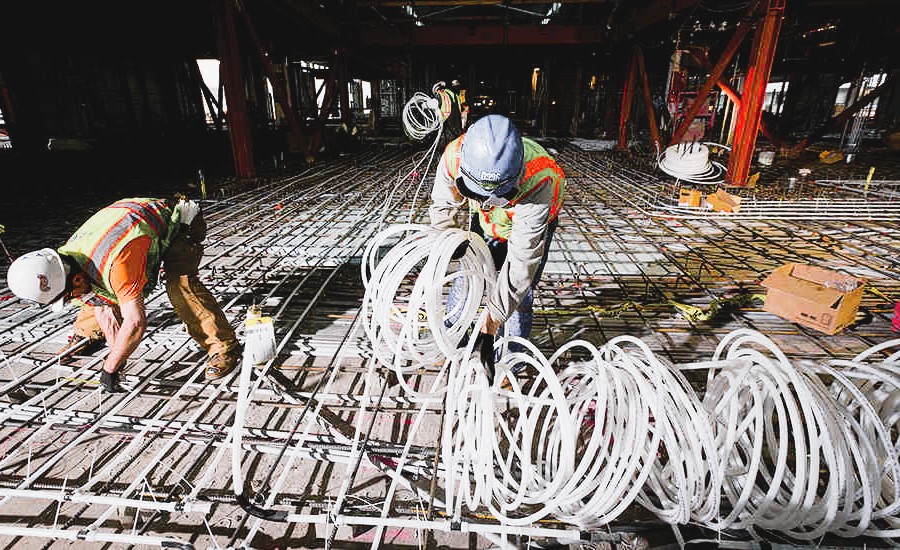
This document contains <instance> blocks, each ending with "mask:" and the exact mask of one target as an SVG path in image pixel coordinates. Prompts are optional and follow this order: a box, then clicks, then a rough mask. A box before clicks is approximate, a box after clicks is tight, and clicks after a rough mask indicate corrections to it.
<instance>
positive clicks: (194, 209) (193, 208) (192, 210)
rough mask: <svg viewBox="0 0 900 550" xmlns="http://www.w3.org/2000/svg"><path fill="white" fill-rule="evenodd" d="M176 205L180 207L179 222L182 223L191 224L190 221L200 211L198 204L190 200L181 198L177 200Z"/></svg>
mask: <svg viewBox="0 0 900 550" xmlns="http://www.w3.org/2000/svg"><path fill="white" fill-rule="evenodd" d="M178 206H179V207H180V208H181V219H180V220H179V222H181V223H183V224H184V225H191V222H193V221H194V218H196V217H197V214H198V213H199V212H200V205H199V204H197V203H196V202H194V201H191V200H186V199H181V200H180V201H178Z"/></svg>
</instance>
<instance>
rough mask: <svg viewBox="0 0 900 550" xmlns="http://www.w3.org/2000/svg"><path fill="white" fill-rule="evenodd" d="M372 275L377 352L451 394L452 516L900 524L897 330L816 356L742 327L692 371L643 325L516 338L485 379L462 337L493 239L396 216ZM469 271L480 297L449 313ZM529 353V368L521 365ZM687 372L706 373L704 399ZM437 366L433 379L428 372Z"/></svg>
mask: <svg viewBox="0 0 900 550" xmlns="http://www.w3.org/2000/svg"><path fill="white" fill-rule="evenodd" d="M466 239H468V240H469V242H470V246H469V248H468V250H467V253H466V254H465V256H463V257H462V258H461V259H460V260H459V261H455V260H451V258H450V256H451V254H452V253H453V251H454V250H455V249H456V247H457V246H458V245H459V244H460V243H462V242H463V241H464V240H466ZM385 250H386V252H385ZM379 258H380V259H379ZM362 271H363V279H364V282H365V286H366V294H365V298H364V304H363V313H364V316H365V328H366V332H367V334H368V337H369V338H370V339H371V342H372V344H373V349H374V353H375V355H376V358H377V360H378V361H379V362H380V363H382V364H383V365H385V366H386V367H389V368H391V369H393V371H394V373H395V374H396V377H397V379H398V381H399V383H400V385H401V386H402V387H403V389H404V391H406V392H407V393H408V394H409V396H410V397H411V398H412V399H420V400H423V401H424V400H430V401H431V402H433V401H434V400H435V399H441V400H443V403H444V407H445V414H444V420H443V422H444V425H443V435H442V437H443V441H442V445H441V455H440V460H441V463H440V467H439V474H438V475H439V481H441V482H442V483H443V487H444V489H445V491H446V501H445V506H446V508H447V509H446V512H447V514H449V515H451V516H453V517H457V518H458V517H460V516H461V515H462V514H463V513H464V510H470V511H474V510H476V509H481V510H484V509H487V510H489V511H490V513H491V514H493V515H494V516H495V517H496V518H497V519H498V521H500V522H501V523H503V524H506V525H512V526H521V525H529V524H532V523H533V522H536V521H538V520H540V519H543V518H547V517H551V516H552V517H555V518H558V519H559V520H562V521H564V522H566V523H570V524H572V525H575V526H578V527H580V528H596V527H600V526H603V525H605V524H608V523H610V522H612V521H614V520H615V519H616V518H617V517H619V516H620V515H621V514H622V513H623V512H624V511H625V510H626V509H627V508H628V507H629V506H631V505H632V504H634V503H638V504H640V505H641V506H643V507H645V508H647V509H648V510H650V511H652V512H653V513H654V514H656V515H657V516H658V517H659V518H661V519H662V520H664V521H666V522H668V523H670V524H673V525H678V524H686V523H688V522H691V523H696V524H700V525H703V526H706V527H708V528H711V529H715V530H719V531H725V530H742V531H747V532H749V533H750V534H751V535H759V536H764V532H765V531H776V532H780V533H783V534H786V535H789V536H791V537H794V538H796V539H801V540H810V541H811V540H816V539H818V538H820V537H821V536H822V535H823V534H825V533H832V534H836V535H840V536H845V537H855V536H859V535H869V536H875V537H885V538H895V537H898V536H900V518H898V507H900V499H898V494H900V485H898V483H900V464H898V456H897V445H898V443H900V441H898V439H897V437H898V436H897V435H896V434H897V433H898V431H897V428H898V427H900V425H898V423H900V352H895V353H891V350H892V349H893V348H895V347H897V348H900V340H892V341H890V342H887V343H885V344H882V345H881V346H878V347H876V348H872V349H870V350H868V351H866V352H864V353H862V354H860V355H859V356H857V357H855V358H853V359H852V360H841V361H830V362H827V363H822V364H817V363H812V362H808V361H799V362H798V361H791V360H790V359H788V358H787V356H785V354H784V353H783V352H782V351H781V350H779V349H778V347H777V346H776V345H775V344H774V343H773V342H772V341H771V340H770V339H768V338H767V337H766V336H764V335H763V334H760V333H758V332H755V331H752V330H746V329H740V330H736V331H734V332H732V333H730V334H728V335H726V336H725V337H724V338H723V339H722V341H721V343H720V344H719V345H718V348H717V349H716V351H715V353H714V354H713V356H712V357H711V359H710V360H709V361H705V362H702V363H693V364H691V365H683V366H681V367H677V366H674V365H672V364H669V363H667V362H666V361H665V360H663V359H661V358H659V357H657V356H656V355H655V354H654V353H653V352H652V351H651V349H650V348H649V347H648V346H647V344H645V343H644V342H643V341H641V340H640V339H638V338H634V337H631V336H620V337H617V338H614V339H612V340H610V341H609V342H607V343H606V344H605V345H603V346H602V347H596V346H595V345H594V344H591V343H589V342H586V341H583V340H575V341H571V342H569V343H567V344H565V345H564V346H562V347H561V348H559V349H558V350H557V351H556V352H555V353H553V354H551V355H550V356H549V357H548V356H545V355H544V354H543V353H542V352H541V351H539V350H538V349H537V348H535V347H534V346H533V345H532V344H530V343H529V342H527V341H524V340H520V342H521V343H522V344H523V345H524V346H525V351H524V352H522V353H509V352H504V353H503V354H502V356H501V359H500V361H499V362H498V363H497V366H496V375H495V377H494V380H493V383H492V384H491V385H489V383H488V379H487V377H486V376H485V374H484V372H483V369H482V367H481V365H480V363H479V361H478V360H477V358H476V357H473V349H472V346H473V343H472V341H473V340H474V338H470V339H469V342H468V345H467V346H463V347H462V348H459V349H458V348H457V345H458V344H459V342H460V341H461V340H462V338H463V335H464V334H466V332H467V331H471V330H473V329H474V328H475V327H477V326H478V325H479V324H480V323H481V322H482V319H483V313H482V311H483V308H482V307H481V306H482V304H483V302H484V299H485V296H486V295H488V294H489V292H490V290H491V288H492V286H493V285H494V277H495V273H494V269H493V266H492V263H491V259H490V254H489V253H488V250H487V247H486V245H485V244H484V242H483V241H482V240H481V239H480V238H478V237H476V236H474V235H470V234H467V233H466V232H464V231H461V230H456V229H451V230H447V231H443V232H441V231H437V230H434V229H431V228H429V227H427V226H421V225H398V226H392V227H389V228H387V229H386V230H384V231H383V232H382V233H380V234H379V235H378V236H377V237H376V238H375V239H374V240H373V242H372V243H371V244H370V245H369V247H368V249H367V250H366V253H365V257H364V260H363V266H362ZM455 279H459V280H460V283H461V284H463V285H464V288H465V291H466V292H465V294H466V298H465V300H461V301H460V304H458V305H457V308H458V311H454V312H447V311H446V310H445V303H444V302H445V297H446V294H447V290H448V288H449V287H450V285H451V284H452V282H453V281H454V280H455ZM455 314H458V317H459V318H458V320H457V321H456V322H455V323H453V324H451V325H450V326H449V327H447V326H445V320H446V319H448V318H452V317H453V316H454V315H455ZM508 342H509V340H508V339H503V338H501V339H498V342H497V344H496V346H497V348H499V349H502V350H504V351H505V348H506V346H507V344H508ZM475 356H477V353H475ZM564 357H567V358H568V357H577V358H579V360H578V361H563V358H564ZM522 362H525V363H527V364H528V367H527V368H526V369H525V372H527V373H528V376H527V378H517V377H516V375H514V374H513V373H512V372H511V371H510V367H511V366H512V365H515V364H519V363H522ZM688 368H694V369H705V370H707V372H708V379H707V383H706V388H705V391H704V392H703V393H702V395H700V394H698V392H697V391H695V390H694V389H692V387H691V385H690V384H689V383H688V381H687V379H686V378H685V376H684V374H683V370H685V369H688ZM423 372H428V373H431V374H432V376H431V378H430V382H429V383H426V384H422V385H418V386H415V385H414V384H413V381H412V377H413V376H414V375H417V374H421V373H423ZM505 381H508V383H507V384H506V386H507V387H508V389H506V388H504V382H505Z"/></svg>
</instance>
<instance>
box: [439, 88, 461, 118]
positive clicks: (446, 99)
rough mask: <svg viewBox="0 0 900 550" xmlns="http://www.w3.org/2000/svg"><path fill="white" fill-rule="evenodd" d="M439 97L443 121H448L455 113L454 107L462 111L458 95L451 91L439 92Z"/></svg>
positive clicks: (443, 90)
mask: <svg viewBox="0 0 900 550" xmlns="http://www.w3.org/2000/svg"><path fill="white" fill-rule="evenodd" d="M437 95H438V99H440V102H441V105H440V108H441V120H447V118H449V117H450V115H451V114H452V113H453V108H454V107H456V109H457V110H461V109H460V105H461V102H460V101H459V98H458V97H457V96H456V94H455V93H453V92H452V91H451V90H447V89H442V90H438V93H437Z"/></svg>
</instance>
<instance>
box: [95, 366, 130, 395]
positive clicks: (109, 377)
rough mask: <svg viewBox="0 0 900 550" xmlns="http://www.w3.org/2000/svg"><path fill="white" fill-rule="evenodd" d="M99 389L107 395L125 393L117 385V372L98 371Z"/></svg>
mask: <svg viewBox="0 0 900 550" xmlns="http://www.w3.org/2000/svg"><path fill="white" fill-rule="evenodd" d="M100 387H101V388H103V391H104V392H107V393H119V392H123V391H125V390H124V389H123V388H122V386H120V385H119V372H118V371H116V372H106V371H105V370H101V371H100Z"/></svg>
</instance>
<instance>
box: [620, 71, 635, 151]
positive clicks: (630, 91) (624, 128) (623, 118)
mask: <svg viewBox="0 0 900 550" xmlns="http://www.w3.org/2000/svg"><path fill="white" fill-rule="evenodd" d="M636 69H637V56H636V55H635V54H634V53H632V54H631V61H629V62H628V76H626V77H625V87H624V88H623V89H622V108H621V109H620V110H619V144H618V145H619V149H627V148H628V120H629V119H630V118H631V103H632V100H633V99H634V81H635V71H636Z"/></svg>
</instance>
